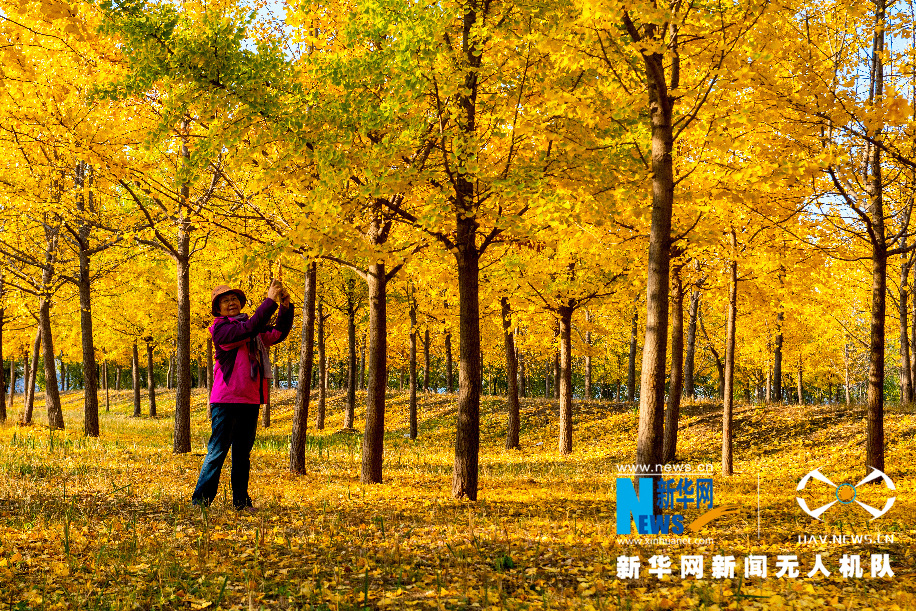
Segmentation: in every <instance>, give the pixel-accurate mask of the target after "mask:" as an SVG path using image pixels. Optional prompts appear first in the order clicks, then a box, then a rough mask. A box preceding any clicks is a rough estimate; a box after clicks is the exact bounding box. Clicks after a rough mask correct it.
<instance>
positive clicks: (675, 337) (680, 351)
mask: <svg viewBox="0 0 916 611" xmlns="http://www.w3.org/2000/svg"><path fill="white" fill-rule="evenodd" d="M681 267H682V266H680V265H679V266H676V267H675V268H674V270H673V273H672V276H671V288H672V292H673V297H674V309H673V310H672V312H671V314H672V316H671V376H670V378H669V382H668V385H669V388H668V405H667V407H666V411H665V441H664V446H663V448H662V460H663V461H664V462H665V463H670V462H674V457H675V454H676V453H677V429H678V420H679V418H680V412H681V390H682V388H683V385H684V374H683V366H682V365H683V362H684V286H683V284H682V282H681Z"/></svg>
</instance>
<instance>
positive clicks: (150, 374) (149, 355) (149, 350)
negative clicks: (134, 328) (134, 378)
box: [146, 338, 156, 418]
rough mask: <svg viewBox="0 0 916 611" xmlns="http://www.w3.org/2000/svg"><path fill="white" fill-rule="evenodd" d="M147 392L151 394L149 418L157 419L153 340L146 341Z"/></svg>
mask: <svg viewBox="0 0 916 611" xmlns="http://www.w3.org/2000/svg"><path fill="white" fill-rule="evenodd" d="M146 390H147V392H148V393H149V417H150V418H155V417H156V375H155V368H154V367H153V343H152V338H147V339H146Z"/></svg>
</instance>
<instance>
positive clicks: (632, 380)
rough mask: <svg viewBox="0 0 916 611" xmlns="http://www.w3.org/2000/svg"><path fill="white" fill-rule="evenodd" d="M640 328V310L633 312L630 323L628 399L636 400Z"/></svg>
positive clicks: (630, 400)
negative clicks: (637, 347) (637, 351)
mask: <svg viewBox="0 0 916 611" xmlns="http://www.w3.org/2000/svg"><path fill="white" fill-rule="evenodd" d="M638 328H639V311H637V310H635V308H634V312H633V322H632V323H630V356H629V360H628V361H627V401H629V402H630V403H632V402H633V401H635V400H636V334H637V330H638Z"/></svg>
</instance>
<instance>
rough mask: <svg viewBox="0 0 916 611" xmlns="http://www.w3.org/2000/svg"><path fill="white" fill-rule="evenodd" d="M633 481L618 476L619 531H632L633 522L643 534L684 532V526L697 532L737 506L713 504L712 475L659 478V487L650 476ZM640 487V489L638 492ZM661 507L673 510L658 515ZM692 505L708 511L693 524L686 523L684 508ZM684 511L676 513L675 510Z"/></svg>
mask: <svg viewBox="0 0 916 611" xmlns="http://www.w3.org/2000/svg"><path fill="white" fill-rule="evenodd" d="M636 481H637V482H638V483H637V484H634V482H633V480H632V479H630V478H625V477H618V478H617V534H618V535H628V534H631V523H635V524H636V532H637V533H639V534H641V535H661V534H664V535H667V534H674V535H680V534H683V533H684V531H685V529H686V530H691V531H698V530H700V529H701V528H702V527H703V526H705V525H706V524H707V523H709V522H711V521H712V520H714V519H716V518H718V517H720V516H722V515H724V514H725V513H726V512H732V511H736V509H731V508H729V509H726V508H722V507H720V508H714V507H713V483H712V479H711V478H705V477H700V478H696V479H694V478H688V477H678V478H662V477H659V478H658V480H657V481H658V484H657V487H656V486H655V485H654V479H653V478H651V477H639V478H637V479H636ZM637 487H638V492H637ZM656 506H658V508H660V509H661V510H663V511H671V512H672V513H663V514H656V513H655V508H656ZM689 508H706V509H707V510H708V511H706V513H704V514H702V515H701V516H700V517H699V518H697V519H695V520H694V521H693V522H691V523H690V524H685V516H684V513H683V512H684V511H685V510H687V509H689ZM678 509H679V510H680V511H681V513H674V511H676V510H678Z"/></svg>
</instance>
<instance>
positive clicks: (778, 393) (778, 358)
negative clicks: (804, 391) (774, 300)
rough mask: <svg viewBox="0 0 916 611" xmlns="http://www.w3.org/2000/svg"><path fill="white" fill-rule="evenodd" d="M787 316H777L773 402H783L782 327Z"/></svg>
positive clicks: (781, 313)
mask: <svg viewBox="0 0 916 611" xmlns="http://www.w3.org/2000/svg"><path fill="white" fill-rule="evenodd" d="M784 321H785V314H784V313H783V312H782V311H780V312H778V313H777V314H776V342H775V344H774V348H773V400H774V401H776V402H777V403H779V402H781V401H782V399H783V396H782V394H783V393H782V325H783V322H784Z"/></svg>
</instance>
